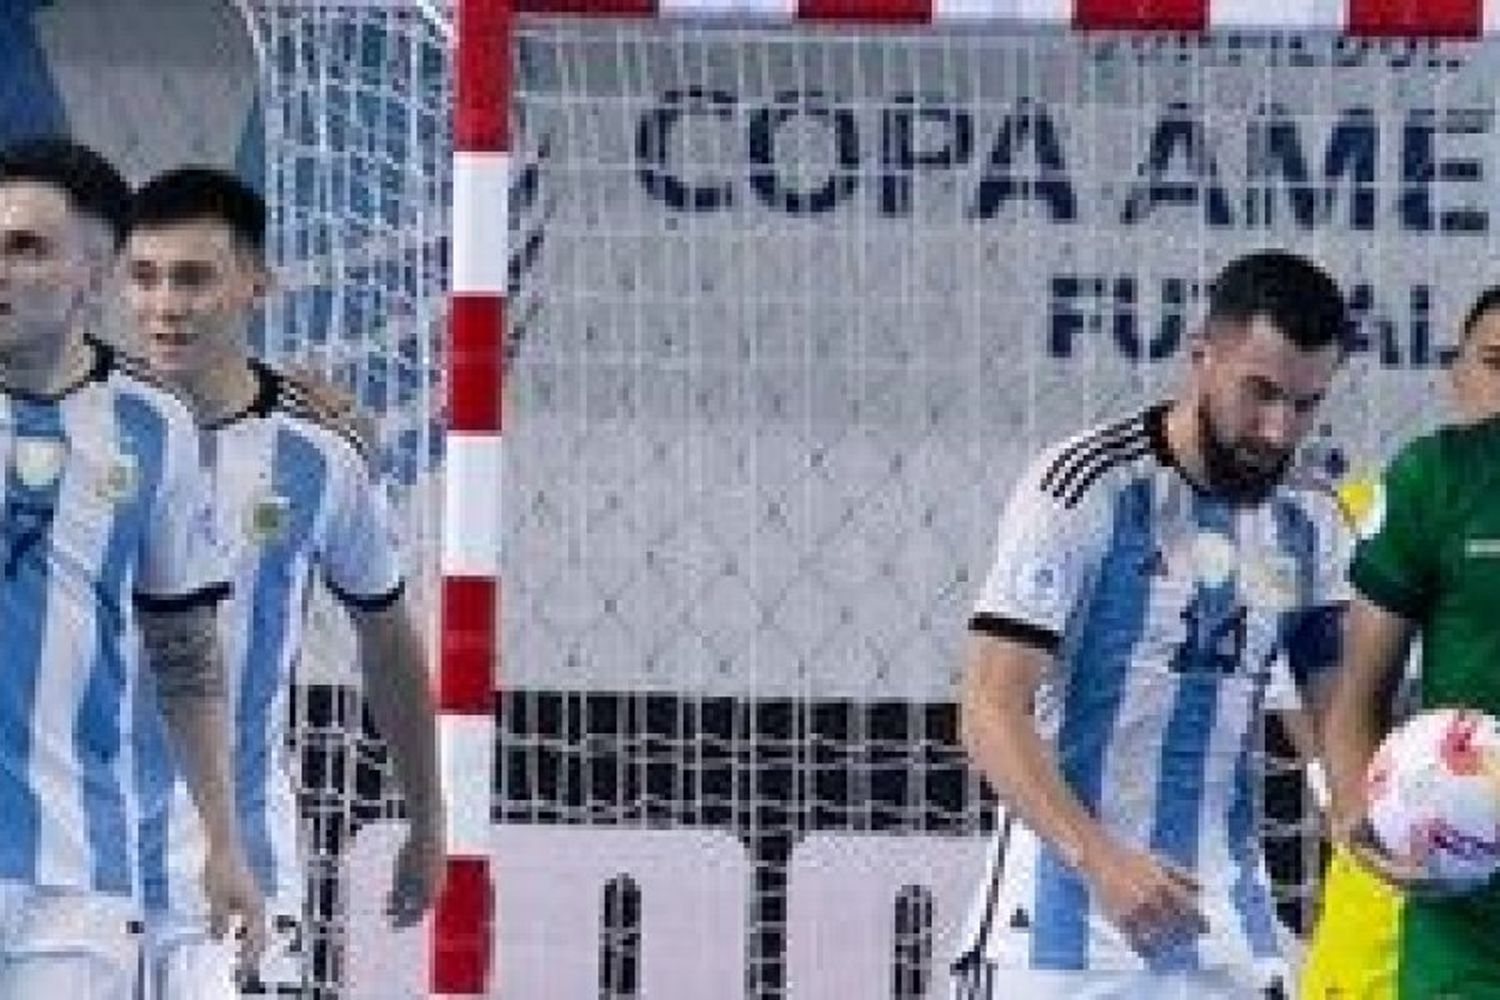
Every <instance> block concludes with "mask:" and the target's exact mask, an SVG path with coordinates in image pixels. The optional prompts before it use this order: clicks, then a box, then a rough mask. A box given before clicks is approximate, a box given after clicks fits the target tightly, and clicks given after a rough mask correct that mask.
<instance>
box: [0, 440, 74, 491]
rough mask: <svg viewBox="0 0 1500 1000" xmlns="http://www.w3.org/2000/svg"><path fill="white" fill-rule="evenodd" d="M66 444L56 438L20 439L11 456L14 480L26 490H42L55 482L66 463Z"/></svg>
mask: <svg viewBox="0 0 1500 1000" xmlns="http://www.w3.org/2000/svg"><path fill="white" fill-rule="evenodd" d="M67 457H68V443H67V442H66V441H64V440H63V439H62V438H56V437H20V438H17V439H16V445H15V451H14V452H13V453H12V455H11V467H12V468H13V469H15V470H16V478H17V479H19V480H20V481H21V485H23V486H25V487H26V488H27V489H32V490H44V489H47V488H48V487H50V486H52V485H53V484H54V483H56V482H57V480H58V478H59V477H60V476H61V475H62V470H63V463H64V462H65V461H67Z"/></svg>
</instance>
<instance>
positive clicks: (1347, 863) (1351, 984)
mask: <svg viewBox="0 0 1500 1000" xmlns="http://www.w3.org/2000/svg"><path fill="white" fill-rule="evenodd" d="M1400 921H1401V897H1400V895H1399V894H1397V893H1395V892H1392V891H1391V889H1390V888H1389V887H1388V886H1387V885H1386V884H1385V883H1384V882H1382V881H1380V879H1378V878H1376V877H1375V876H1374V875H1371V874H1370V873H1369V872H1367V871H1365V870H1364V869H1363V868H1361V867H1360V866H1359V865H1358V864H1357V863H1356V862H1355V861H1354V860H1353V859H1352V858H1350V857H1349V855H1348V853H1347V852H1345V851H1344V850H1343V849H1342V848H1335V849H1334V852H1333V858H1332V860H1330V861H1329V863H1328V870H1327V872H1325V873H1324V882H1323V905H1322V908H1321V912H1320V913H1319V914H1318V925H1317V927H1316V929H1314V931H1313V939H1312V944H1311V945H1309V946H1308V949H1307V958H1306V962H1305V963H1304V964H1303V966H1302V989H1301V991H1300V993H1299V994H1298V995H1299V996H1300V997H1301V998H1302V1000H1395V997H1396V960H1397V958H1398V957H1399V955H1398V948H1399V946H1400V942H1399V940H1398V935H1399V934H1400V930H1401V928H1400Z"/></svg>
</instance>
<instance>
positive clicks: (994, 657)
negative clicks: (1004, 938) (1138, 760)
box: [960, 634, 1208, 951]
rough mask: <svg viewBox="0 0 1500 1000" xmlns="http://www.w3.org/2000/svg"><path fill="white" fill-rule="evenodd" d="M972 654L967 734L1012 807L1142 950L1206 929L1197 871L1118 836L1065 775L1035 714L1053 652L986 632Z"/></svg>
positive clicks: (964, 704)
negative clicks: (1086, 805) (1039, 689)
mask: <svg viewBox="0 0 1500 1000" xmlns="http://www.w3.org/2000/svg"><path fill="white" fill-rule="evenodd" d="M967 655H968V662H967V668H966V670H965V672H964V682H963V693H962V698H961V703H960V712H961V714H960V735H961V739H962V741H963V745H964V748H965V749H966V750H967V751H968V754H969V758H970V760H971V761H972V762H973V763H974V764H975V766H977V767H978V769H979V770H980V771H981V772H982V773H983V774H984V776H985V778H986V779H987V780H988V781H989V783H990V786H991V787H992V788H994V789H995V792H996V794H998V795H999V796H1000V798H1001V800H1002V801H1003V802H1004V803H1005V806H1006V808H1007V809H1008V810H1010V812H1011V813H1012V815H1014V816H1015V817H1016V818H1018V819H1019V820H1021V821H1022V822H1023V823H1025V824H1026V826H1027V827H1029V828H1030V829H1031V830H1032V831H1033V832H1034V833H1036V835H1037V836H1039V837H1041V838H1042V839H1043V840H1044V841H1046V842H1047V843H1049V844H1051V845H1052V847H1053V848H1054V849H1055V850H1056V851H1057V852H1058V854H1060V855H1061V856H1062V858H1063V860H1064V861H1066V862H1067V863H1068V864H1069V865H1070V866H1072V867H1073V868H1074V869H1076V870H1077V871H1078V872H1079V873H1080V874H1081V875H1082V876H1083V877H1084V878H1085V879H1086V880H1087V881H1088V883H1089V885H1090V886H1091V888H1092V889H1093V891H1094V893H1095V895H1096V898H1097V899H1098V900H1099V903H1100V905H1101V907H1102V908H1103V909H1104V912H1105V913H1106V914H1107V915H1108V916H1109V917H1110V918H1111V919H1112V920H1113V921H1114V922H1115V923H1116V924H1118V925H1119V927H1120V928H1121V929H1122V930H1123V931H1124V932H1125V934H1126V935H1127V937H1128V938H1129V939H1130V940H1131V942H1132V943H1133V944H1134V945H1135V946H1136V947H1137V948H1138V949H1140V950H1141V951H1151V950H1154V949H1155V948H1156V947H1159V946H1160V945H1161V944H1163V943H1166V942H1167V941H1170V940H1172V939H1174V938H1177V937H1180V936H1182V935H1184V934H1195V933H1201V932H1203V931H1205V930H1207V929H1208V925H1207V923H1206V922H1205V921H1204V919H1203V917H1202V915H1201V914H1200V913H1199V911H1198V906H1197V900H1196V896H1197V892H1198V888H1199V887H1198V883H1197V881H1196V880H1195V879H1194V878H1193V876H1192V875H1191V874H1189V873H1187V872H1185V871H1182V870H1181V869H1179V868H1177V867H1176V866H1174V865H1171V864H1170V863H1168V862H1166V861H1164V860H1162V859H1159V858H1156V857H1153V856H1152V855H1151V854H1149V853H1148V852H1145V851H1141V850H1137V849H1135V848H1134V847H1131V846H1129V845H1126V844H1123V843H1120V842H1118V841H1117V840H1115V839H1114V838H1113V837H1112V836H1111V835H1110V834H1109V833H1108V831H1106V830H1105V828H1104V827H1103V826H1102V825H1101V824H1100V823H1099V822H1098V821H1097V820H1096V819H1095V818H1094V817H1093V816H1092V815H1090V813H1089V812H1088V810H1087V809H1085V808H1084V806H1083V803H1081V802H1080V801H1079V800H1078V797H1077V796H1076V795H1074V794H1073V791H1072V789H1070V788H1069V787H1068V785H1067V782H1066V781H1064V780H1063V776H1062V772H1061V770H1060V769H1059V767H1058V764H1057V759H1056V757H1055V755H1054V754H1053V752H1052V750H1051V748H1050V747H1049V746H1048V745H1047V744H1046V743H1045V742H1044V741H1043V740H1042V738H1041V736H1040V734H1039V733H1038V732H1037V728H1036V723H1035V721H1034V718H1033V714H1032V707H1033V704H1034V701H1035V698H1036V692H1037V687H1038V685H1039V683H1040V681H1041V678H1042V677H1043V676H1044V674H1046V673H1047V671H1048V670H1049V669H1051V666H1052V664H1051V661H1052V657H1051V656H1050V655H1049V654H1047V653H1045V652H1043V651H1042V650H1040V649H1037V648H1035V647H1033V646H1029V645H1026V644H1024V643H1020V642H1016V641H1012V640H1009V639H1001V638H996V637H993V636H989V635H981V634H975V635H971V636H970V637H969V640H968V654H967Z"/></svg>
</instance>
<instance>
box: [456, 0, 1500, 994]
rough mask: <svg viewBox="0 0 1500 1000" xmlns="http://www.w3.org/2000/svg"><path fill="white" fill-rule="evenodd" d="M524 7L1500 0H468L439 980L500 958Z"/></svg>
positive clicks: (1088, 19) (1355, 26) (926, 11)
mask: <svg viewBox="0 0 1500 1000" xmlns="http://www.w3.org/2000/svg"><path fill="white" fill-rule="evenodd" d="M517 13H532V14H555V15H578V16H603V17H661V18H664V19H665V18H677V17H682V18H709V19H713V18H722V19H734V20H737V21H743V22H756V21H759V22H768V21H769V22H776V21H794V20H795V21H814V22H848V23H866V24H926V23H945V22H953V23H965V22H968V23H983V22H989V23H1004V22H1015V23H1025V24H1058V25H1066V26H1069V27H1072V28H1076V29H1079V30H1096V29H1097V30H1117V31H1168V32H1199V31H1208V30H1218V29H1223V30H1235V29H1245V30H1269V29H1277V30H1295V31H1327V32H1338V33H1342V34H1347V35H1355V36H1374V37H1381V36H1404V37H1418V38H1476V37H1480V36H1483V35H1486V34H1496V33H1500V0H1489V2H1488V3H1485V2H1484V0H458V11H457V24H458V32H457V39H458V42H457V48H458V52H457V60H456V65H457V68H458V72H457V80H456V81H455V83H456V86H455V91H456V94H457V106H456V107H455V109H454V119H453V147H454V153H453V262H452V308H451V315H450V319H449V333H450V339H449V348H448V372H447V374H448V421H449V423H448V433H447V439H446V445H447V467H446V473H445V479H444V507H443V514H444V520H443V544H442V573H443V589H442V629H441V648H442V659H441V664H440V668H439V682H438V690H439V695H438V706H439V709H440V711H441V713H442V717H441V722H440V726H441V734H442V750H443V754H442V760H443V780H444V787H445V790H446V794H447V800H448V803H449V806H448V808H449V831H448V832H449V843H450V849H451V855H450V857H449V860H448V870H447V884H446V886H445V888H444V892H443V895H442V897H441V899H440V900H439V903H438V908H437V913H436V918H435V920H434V923H433V941H432V967H431V983H432V992H433V995H434V996H451V997H459V996H488V995H491V987H490V981H491V975H492V970H493V965H494V956H493V954H492V950H493V947H494V946H493V940H494V920H495V887H494V882H493V879H492V872H491V868H490V865H491V854H492V851H491V840H492V837H493V828H492V825H491V823H490V816H489V809H490V796H491V792H490V789H491V776H492V775H493V774H494V753H495V745H494V711H495V693H496V691H497V690H498V683H497V681H498V678H497V676H496V672H497V666H498V664H499V663H500V650H499V645H498V642H499V621H498V609H499V602H500V579H499V573H500V474H501V462H500V453H501V449H500V440H501V436H500V424H501V400H502V397H503V395H504V376H505V370H504V360H503V349H504V342H505V284H506V276H507V267H508V254H507V239H508V233H507V230H508V225H507V209H508V197H507V190H508V183H509V179H508V175H509V166H510V158H509V155H508V150H509V147H510V131H509V122H508V109H509V101H510V71H511V51H510V48H511V29H512V21H513V18H514V17H515V15H516V14H517Z"/></svg>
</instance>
